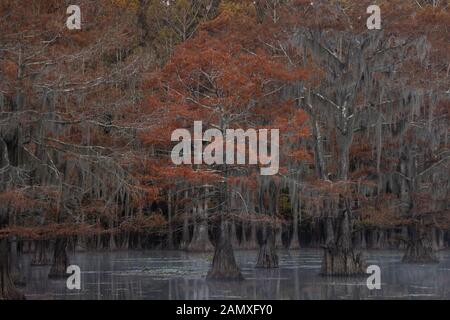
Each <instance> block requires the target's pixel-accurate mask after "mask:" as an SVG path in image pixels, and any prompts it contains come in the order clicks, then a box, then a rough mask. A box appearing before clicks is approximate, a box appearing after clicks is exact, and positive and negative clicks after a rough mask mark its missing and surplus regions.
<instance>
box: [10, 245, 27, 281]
mask: <svg viewBox="0 0 450 320" xmlns="http://www.w3.org/2000/svg"><path fill="white" fill-rule="evenodd" d="M10 247H11V251H10V274H11V279H12V280H13V282H14V284H15V285H17V286H24V285H25V277H24V276H23V274H22V268H21V265H20V261H19V251H18V246H17V238H16V237H11V242H10Z"/></svg>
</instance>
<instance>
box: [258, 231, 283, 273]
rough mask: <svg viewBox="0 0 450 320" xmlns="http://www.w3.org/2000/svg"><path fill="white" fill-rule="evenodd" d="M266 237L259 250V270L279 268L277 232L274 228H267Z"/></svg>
mask: <svg viewBox="0 0 450 320" xmlns="http://www.w3.org/2000/svg"><path fill="white" fill-rule="evenodd" d="M265 229H266V230H265V232H264V233H266V235H265V237H264V239H263V242H262V244H261V245H260V248H259V253H258V260H257V262H256V267H257V268H266V269H270V268H278V255H277V252H276V249H275V231H274V228H273V227H272V226H266V227H265Z"/></svg>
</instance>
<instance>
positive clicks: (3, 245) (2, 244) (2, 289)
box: [0, 238, 25, 300]
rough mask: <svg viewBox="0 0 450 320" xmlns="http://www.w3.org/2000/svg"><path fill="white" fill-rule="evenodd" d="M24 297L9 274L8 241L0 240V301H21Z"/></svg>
mask: <svg viewBox="0 0 450 320" xmlns="http://www.w3.org/2000/svg"><path fill="white" fill-rule="evenodd" d="M23 299H25V296H24V295H23V294H22V293H21V292H20V291H19V290H17V289H16V287H15V286H14V283H13V280H12V279H11V274H10V257H9V241H8V239H7V238H2V239H0V300H23Z"/></svg>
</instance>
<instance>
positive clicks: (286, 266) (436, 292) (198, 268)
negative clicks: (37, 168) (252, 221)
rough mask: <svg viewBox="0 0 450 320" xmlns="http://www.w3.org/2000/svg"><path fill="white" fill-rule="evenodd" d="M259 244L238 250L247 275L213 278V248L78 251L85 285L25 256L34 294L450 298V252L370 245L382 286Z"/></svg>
mask: <svg viewBox="0 0 450 320" xmlns="http://www.w3.org/2000/svg"><path fill="white" fill-rule="evenodd" d="M256 255H257V252H256V251H237V252H236V259H237V261H238V264H239V266H240V267H241V269H242V273H243V275H244V277H245V280H244V281H240V282H234V281H230V282H226V281H206V280H205V275H206V273H207V271H208V269H209V267H210V264H211V261H212V253H188V252H183V251H118V252H86V253H72V254H70V264H76V265H79V266H80V268H81V272H82V273H81V287H82V289H81V290H68V289H66V281H65V280H50V279H48V278H47V274H48V271H49V268H50V267H49V266H45V267H29V263H28V262H29V259H30V258H31V257H30V256H28V255H25V256H24V258H23V261H22V266H23V267H24V268H25V269H24V274H25V275H26V278H27V285H26V287H25V288H24V291H25V293H26V296H27V298H28V299H94V300H96V299H108V300H115V299H194V300H196V299H200V300H204V299H255V300H264V299H288V300H289V299H294V300H311V299H312V300H317V299H450V252H449V251H441V252H439V253H438V257H439V259H440V263H439V264H431V265H429V264H428V265H407V264H402V263H401V257H402V252H400V251H369V252H365V256H366V258H367V261H368V264H377V265H379V266H380V268H381V282H382V284H381V289H380V290H369V289H368V288H367V286H366V279H367V277H362V278H351V279H348V278H340V277H333V278H327V277H321V276H319V272H320V263H321V258H322V251H321V250H318V249H300V250H290V251H287V250H286V251H280V252H279V257H280V267H279V268H277V269H272V270H263V269H256V268H254V265H255V262H256Z"/></svg>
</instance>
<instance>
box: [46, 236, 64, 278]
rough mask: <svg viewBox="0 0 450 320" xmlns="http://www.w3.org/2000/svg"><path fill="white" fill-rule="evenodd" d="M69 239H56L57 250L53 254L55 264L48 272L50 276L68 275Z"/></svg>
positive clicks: (61, 276)
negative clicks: (67, 249) (67, 248)
mask: <svg viewBox="0 0 450 320" xmlns="http://www.w3.org/2000/svg"><path fill="white" fill-rule="evenodd" d="M66 247H67V239H66V238H58V239H56V241H55V251H54V256H53V264H52V267H51V268H50V272H49V274H48V277H49V278H65V277H67V273H66V271H67V266H68V259H67V252H66Z"/></svg>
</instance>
